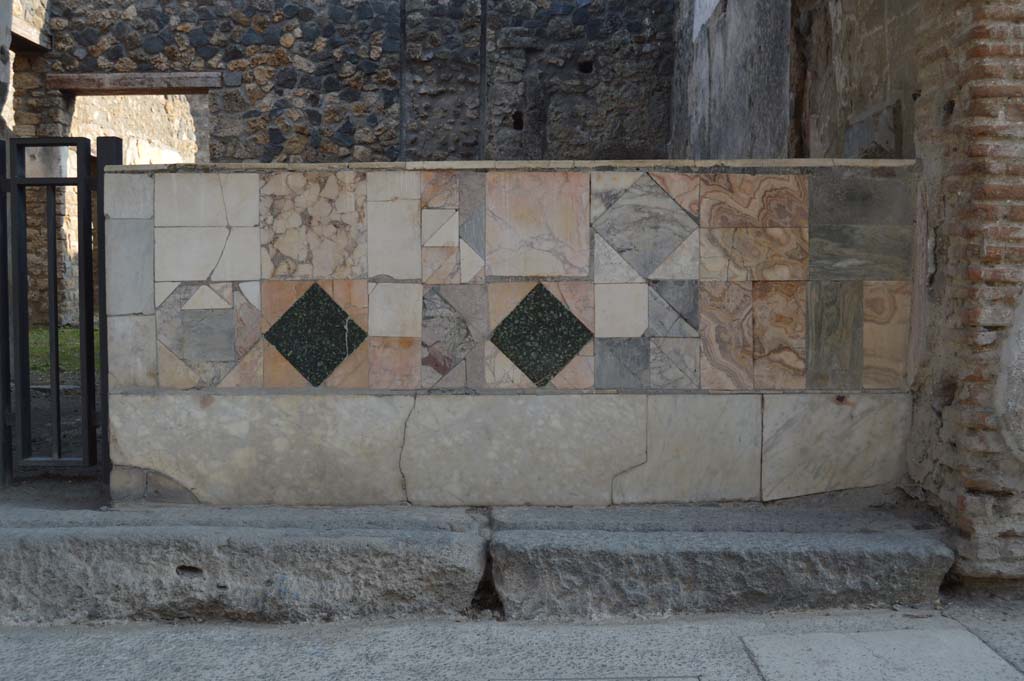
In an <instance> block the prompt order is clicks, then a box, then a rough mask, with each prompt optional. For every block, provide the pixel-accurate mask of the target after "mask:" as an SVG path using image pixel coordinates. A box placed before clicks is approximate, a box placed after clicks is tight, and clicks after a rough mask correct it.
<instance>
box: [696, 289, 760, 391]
mask: <svg viewBox="0 0 1024 681" xmlns="http://www.w3.org/2000/svg"><path fill="white" fill-rule="evenodd" d="M751 287H752V285H751V283H750V282H742V281H737V282H732V281H702V282H701V283H700V339H701V355H700V384H701V387H702V388H705V389H707V390H747V389H751V388H753V387H754V324H753V314H752V306H753V294H752V288H751Z"/></svg>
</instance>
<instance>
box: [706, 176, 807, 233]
mask: <svg viewBox="0 0 1024 681" xmlns="http://www.w3.org/2000/svg"><path fill="white" fill-rule="evenodd" d="M809 210H810V197H809V187H808V176H807V175H747V174H719V175H704V176H702V178H701V189H700V226H701V227H702V228H715V227H807V226H808V223H809V220H808V214H809Z"/></svg>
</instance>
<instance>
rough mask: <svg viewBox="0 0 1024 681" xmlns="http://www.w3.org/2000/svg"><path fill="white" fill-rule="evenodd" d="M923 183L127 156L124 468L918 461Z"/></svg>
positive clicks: (575, 167)
mask: <svg viewBox="0 0 1024 681" xmlns="http://www.w3.org/2000/svg"><path fill="white" fill-rule="evenodd" d="M915 187H916V174H915V171H914V167H913V165H912V164H906V163H902V164H900V163H890V164H882V165H878V166H874V167H836V166H835V165H833V164H827V165H825V166H821V167H812V166H807V165H800V164H796V165H791V166H787V165H780V166H776V167H771V168H751V167H744V166H743V165H734V166H732V167H730V166H728V165H722V166H719V167H713V166H711V165H708V166H705V167H697V166H692V165H687V164H675V165H674V166H673V165H666V166H652V167H635V166H634V167H621V168H618V167H615V166H614V165H608V164H601V163H575V164H574V163H573V162H549V163H547V164H543V165H542V166H539V167H531V166H529V165H528V164H527V165H525V166H523V165H516V164H506V165H504V166H502V167H496V166H495V165H494V164H490V165H488V164H472V163H470V164H462V165H461V166H456V167H452V166H450V165H448V166H444V165H437V166H434V167H432V168H431V167H423V166H422V165H419V166H417V164H406V165H402V164H396V165H394V166H380V165H378V166H372V165H371V166H365V165H359V164H355V165H351V166H340V165H336V166H290V167H289V166H273V167H267V166H259V165H252V166H229V165H226V166H208V167H202V166H200V167H180V168H174V167H170V168H167V169H166V170H160V171H155V172H154V171H140V172H131V171H130V169H129V168H127V167H125V168H123V169H120V170H118V171H116V172H112V173H111V174H110V175H109V176H108V188H109V191H110V196H109V198H108V201H107V206H108V212H109V216H108V217H109V220H108V233H109V238H108V244H109V251H108V253H107V256H108V257H107V262H108V263H109V265H108V271H107V275H108V291H109V292H110V293H109V300H108V311H109V313H110V315H111V316H110V319H109V327H108V328H109V338H110V353H109V354H110V359H109V372H110V385H111V389H112V391H113V392H114V393H115V395H114V397H113V399H112V403H111V423H112V437H113V453H112V457H113V461H114V463H115V464H116V465H117V466H131V467H135V468H139V469H149V470H152V471H156V472H157V473H160V474H163V475H166V476H168V477H169V478H171V479H173V480H175V481H177V482H178V483H179V484H181V485H183V486H184V487H185V488H187V489H188V490H190V491H191V493H192V494H194V495H195V496H196V497H197V498H198V499H200V500H201V501H206V502H210V503H271V502H273V503H346V504H347V503H390V502H395V501H411V502H413V503H418V504H426V505H464V504H471V505H491V504H608V503H638V502H661V501H709V500H726V499H766V500H771V499H779V498H787V497H794V496H801V495H805V494H813V493H818V492H824V491H829V490H836V489H844V488H850V487H863V486H872V485H886V484H895V483H897V482H899V481H900V480H901V479H902V477H903V474H904V471H905V446H906V436H907V431H908V428H909V413H910V402H909V395H908V393H907V383H906V368H907V364H906V357H907V350H908V342H909V338H910V331H911V329H910V319H911V296H910V280H911V276H912V262H913V257H912V256H913V245H912V238H913V234H914V226H913V222H914V215H913V210H914V196H915ZM697 432H700V433H701V437H693V434H694V433H697ZM214 452H216V454H215V455H214Z"/></svg>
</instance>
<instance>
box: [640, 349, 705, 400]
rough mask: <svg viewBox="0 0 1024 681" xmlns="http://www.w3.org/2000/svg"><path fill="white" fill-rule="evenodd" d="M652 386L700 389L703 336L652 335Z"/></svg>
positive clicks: (672, 388) (673, 388) (674, 388)
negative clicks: (667, 336)
mask: <svg viewBox="0 0 1024 681" xmlns="http://www.w3.org/2000/svg"><path fill="white" fill-rule="evenodd" d="M650 352H651V387H652V388H658V389H671V390H696V389H698V388H700V339H699V338H651V350H650Z"/></svg>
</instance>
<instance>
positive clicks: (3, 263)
mask: <svg viewBox="0 0 1024 681" xmlns="http://www.w3.org/2000/svg"><path fill="white" fill-rule="evenodd" d="M0 185H2V186H0V487H5V486H7V485H9V484H11V481H12V480H13V479H14V443H13V442H12V438H11V426H12V424H13V422H14V418H13V414H12V412H11V407H12V404H11V301H10V294H11V292H10V288H9V286H8V275H9V274H10V273H9V270H8V266H7V259H8V256H9V253H10V251H9V249H8V239H9V238H10V232H9V230H8V228H7V225H8V222H7V217H8V216H7V192H8V190H9V189H10V187H9V185H8V180H7V142H5V141H3V140H0Z"/></svg>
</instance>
